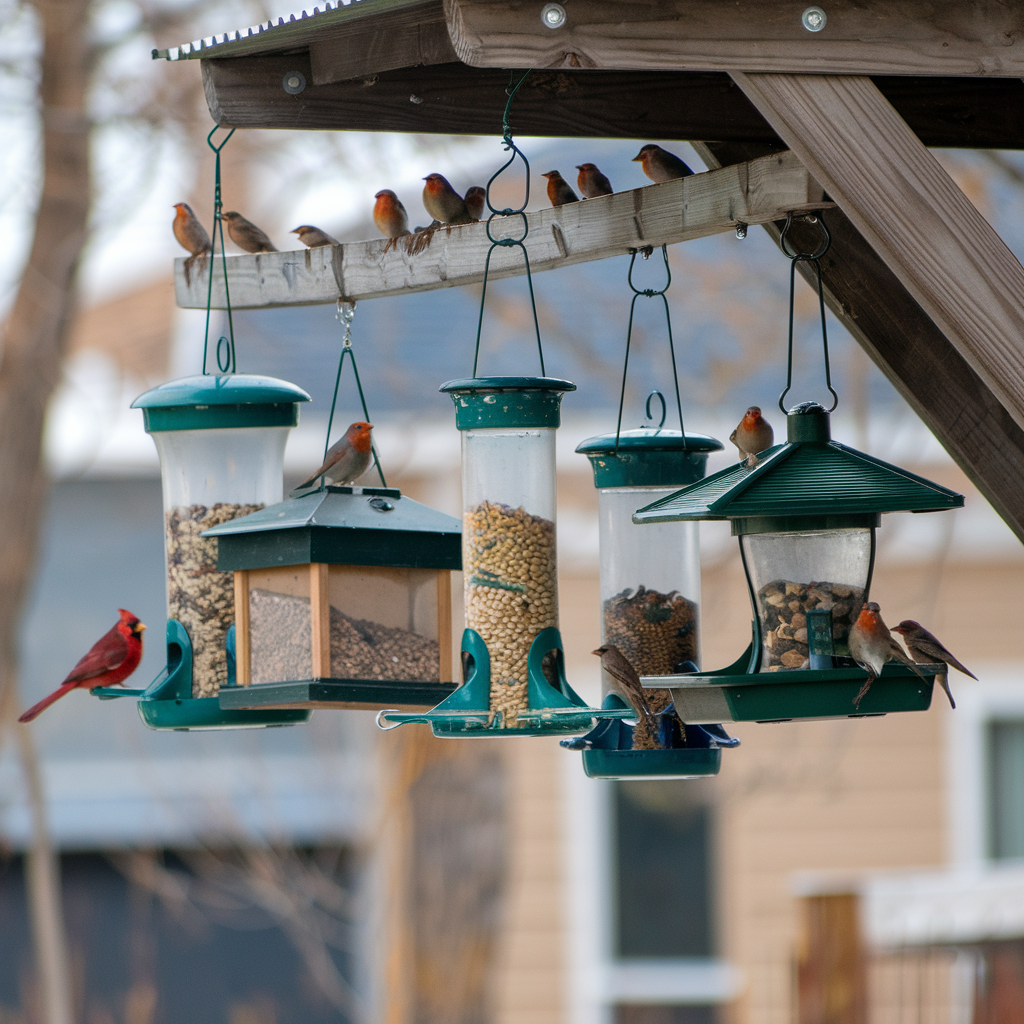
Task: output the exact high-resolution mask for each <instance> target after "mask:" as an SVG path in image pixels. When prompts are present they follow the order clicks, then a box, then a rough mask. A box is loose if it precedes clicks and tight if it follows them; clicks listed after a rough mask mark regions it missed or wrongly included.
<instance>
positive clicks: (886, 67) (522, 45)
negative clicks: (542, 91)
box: [445, 0, 1024, 78]
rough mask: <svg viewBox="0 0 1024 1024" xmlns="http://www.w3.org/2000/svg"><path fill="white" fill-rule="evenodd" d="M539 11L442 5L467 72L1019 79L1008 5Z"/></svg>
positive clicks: (930, 2) (608, 1) (596, 1)
mask: <svg viewBox="0 0 1024 1024" xmlns="http://www.w3.org/2000/svg"><path fill="white" fill-rule="evenodd" d="M541 7H542V5H541V4H540V3H536V2H533V0H530V2H524V0H445V11H446V13H447V16H448V32H449V34H450V36H451V39H452V43H453V44H454V46H455V52H456V53H457V54H458V55H459V59H460V60H462V61H464V62H465V63H466V64H472V65H475V66H477V67H492V68H493V67H500V68H561V67H568V68H619V69H625V70H655V69H657V68H678V69H685V70H688V71H730V72H731V71H771V72H792V73H795V74H847V75H891V74H906V75H979V76H981V75H996V76H999V75H1002V76H1005V77H1007V78H1017V77H1020V76H1021V75H1024V8H1022V7H1021V6H1020V5H1019V4H1011V3H1006V2H1005V0H972V2H971V3H964V0H828V2H827V3H826V4H824V7H825V11H826V13H827V21H826V23H825V25H824V27H823V28H821V29H820V30H818V31H810V30H809V29H808V28H807V27H805V25H804V24H803V20H802V14H803V12H804V11H805V10H806V5H805V4H803V3H799V4H797V3H779V2H778V0H732V2H730V3H728V4H724V3H722V2H721V0H630V2H629V3H625V4H624V3H623V2H622V0H583V2H576V3H572V4H568V5H566V8H565V9H566V13H567V16H566V19H565V21H564V23H563V24H562V25H561V26H559V27H557V28H551V27H549V26H548V25H546V24H545V23H544V22H543V21H542V19H541Z"/></svg>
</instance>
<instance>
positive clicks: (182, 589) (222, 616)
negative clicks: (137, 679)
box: [166, 502, 263, 697]
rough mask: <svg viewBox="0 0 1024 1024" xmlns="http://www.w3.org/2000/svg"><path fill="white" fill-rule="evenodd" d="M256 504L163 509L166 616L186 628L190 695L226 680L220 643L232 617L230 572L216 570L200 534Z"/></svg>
mask: <svg viewBox="0 0 1024 1024" xmlns="http://www.w3.org/2000/svg"><path fill="white" fill-rule="evenodd" d="M261 508H263V505H234V504H230V503H228V502H218V503H217V504H216V505H214V506H213V507H212V508H207V507H206V506H205V505H190V506H189V507H188V508H185V507H180V508H175V509H172V510H171V511H170V512H168V513H167V516H166V519H167V614H168V615H169V616H170V617H171V618H172V619H177V620H178V621H179V622H180V623H181V624H182V625H183V626H184V627H185V632H186V633H188V638H189V640H190V641H191V642H192V696H193V697H215V696H216V695H217V691H218V690H219V689H220V688H221V687H222V686H225V685H226V684H227V681H228V662H227V653H226V651H225V647H224V644H225V640H226V639H227V635H228V629H229V628H230V627H231V625H232V623H234V621H235V583H234V576H233V574H232V573H230V572H218V570H217V541H216V540H215V539H213V538H212V537H201V536H200V534H201V533H202V532H203V531H204V530H209V529H211V528H212V527H214V526H218V525H220V524H221V523H226V522H228V521H229V520H232V519H237V518H238V517H239V516H246V515H248V514H249V513H250V512H258V511H259V510H260V509H261Z"/></svg>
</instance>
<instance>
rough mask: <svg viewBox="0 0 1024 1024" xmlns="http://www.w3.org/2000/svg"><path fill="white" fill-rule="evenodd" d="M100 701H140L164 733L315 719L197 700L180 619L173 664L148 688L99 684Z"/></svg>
mask: <svg viewBox="0 0 1024 1024" xmlns="http://www.w3.org/2000/svg"><path fill="white" fill-rule="evenodd" d="M226 646H227V661H228V685H227V687H224V688H222V689H221V693H224V692H225V690H228V689H234V688H235V627H234V626H232V627H231V628H230V629H229V630H228V635H227V645H226ZM92 692H93V694H94V695H95V696H97V697H99V698H100V700H111V699H113V698H117V697H137V698H138V700H137V701H136V703H135V706H136V707H137V708H138V711H139V717H140V718H141V719H142V721H143V724H144V725H146V726H148V727H149V728H150V729H154V730H158V731H166V730H172V731H174V732H191V731H192V730H194V729H270V728H274V727H276V726H282V725H299V724H300V723H302V722H306V721H308V720H309V716H310V713H311V712H310V711H308V710H305V709H281V710H269V709H268V710H248V709H246V710H239V711H235V710H224V709H223V708H221V705H220V701H219V699H218V698H217V697H193V696H192V642H191V641H190V640H189V638H188V633H187V632H186V631H185V627H184V626H183V625H182V624H181V623H180V622H178V621H177V619H168V620H167V664H166V665H165V666H164V668H163V669H162V670H161V671H160V674H159V675H158V676H157V677H156V679H154V680H153V682H152V683H150V684H149V686H148V687H147V688H146V689H145V690H123V689H121V688H120V687H112V686H97V687H96V688H95V689H94V690H93V691H92Z"/></svg>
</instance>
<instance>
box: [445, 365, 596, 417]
mask: <svg viewBox="0 0 1024 1024" xmlns="http://www.w3.org/2000/svg"><path fill="white" fill-rule="evenodd" d="M439 390H440V391H442V392H444V393H446V394H449V395H451V397H452V401H453V402H454V403H455V426H456V427H458V429H459V430H474V429H480V428H488V427H508V428H512V429H518V428H531V427H551V428H555V427H558V426H559V424H560V423H561V405H562V395H563V393H564V392H566V391H575V390H576V385H575V384H573V383H572V381H569V380H561V379H560V378H558V377H469V378H466V379H463V380H450V381H448V383H447V384H442V385H441V387H440V389H439Z"/></svg>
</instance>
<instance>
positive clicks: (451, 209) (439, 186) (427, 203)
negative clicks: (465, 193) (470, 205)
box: [423, 174, 473, 224]
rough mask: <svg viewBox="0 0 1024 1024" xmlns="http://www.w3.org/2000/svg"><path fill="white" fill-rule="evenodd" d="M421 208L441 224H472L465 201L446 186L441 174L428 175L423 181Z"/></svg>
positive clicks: (446, 183)
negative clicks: (424, 183)
mask: <svg viewBox="0 0 1024 1024" xmlns="http://www.w3.org/2000/svg"><path fill="white" fill-rule="evenodd" d="M423 180H424V181H425V182H426V185H424V186H423V206H424V208H425V209H426V211H427V213H429V214H430V216H431V217H433V218H434V220H436V221H440V223H442V224H472V222H473V218H472V217H471V216H470V214H469V210H467V209H466V201H465V199H463V198H462V196H460V195H459V193H458V192H456V191H455V189H453V188H452V187H451V185H449V184H448V179H447V178H445V177H444V175H442V174H428V175H427V176H426V177H425V178H424V179H423Z"/></svg>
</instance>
